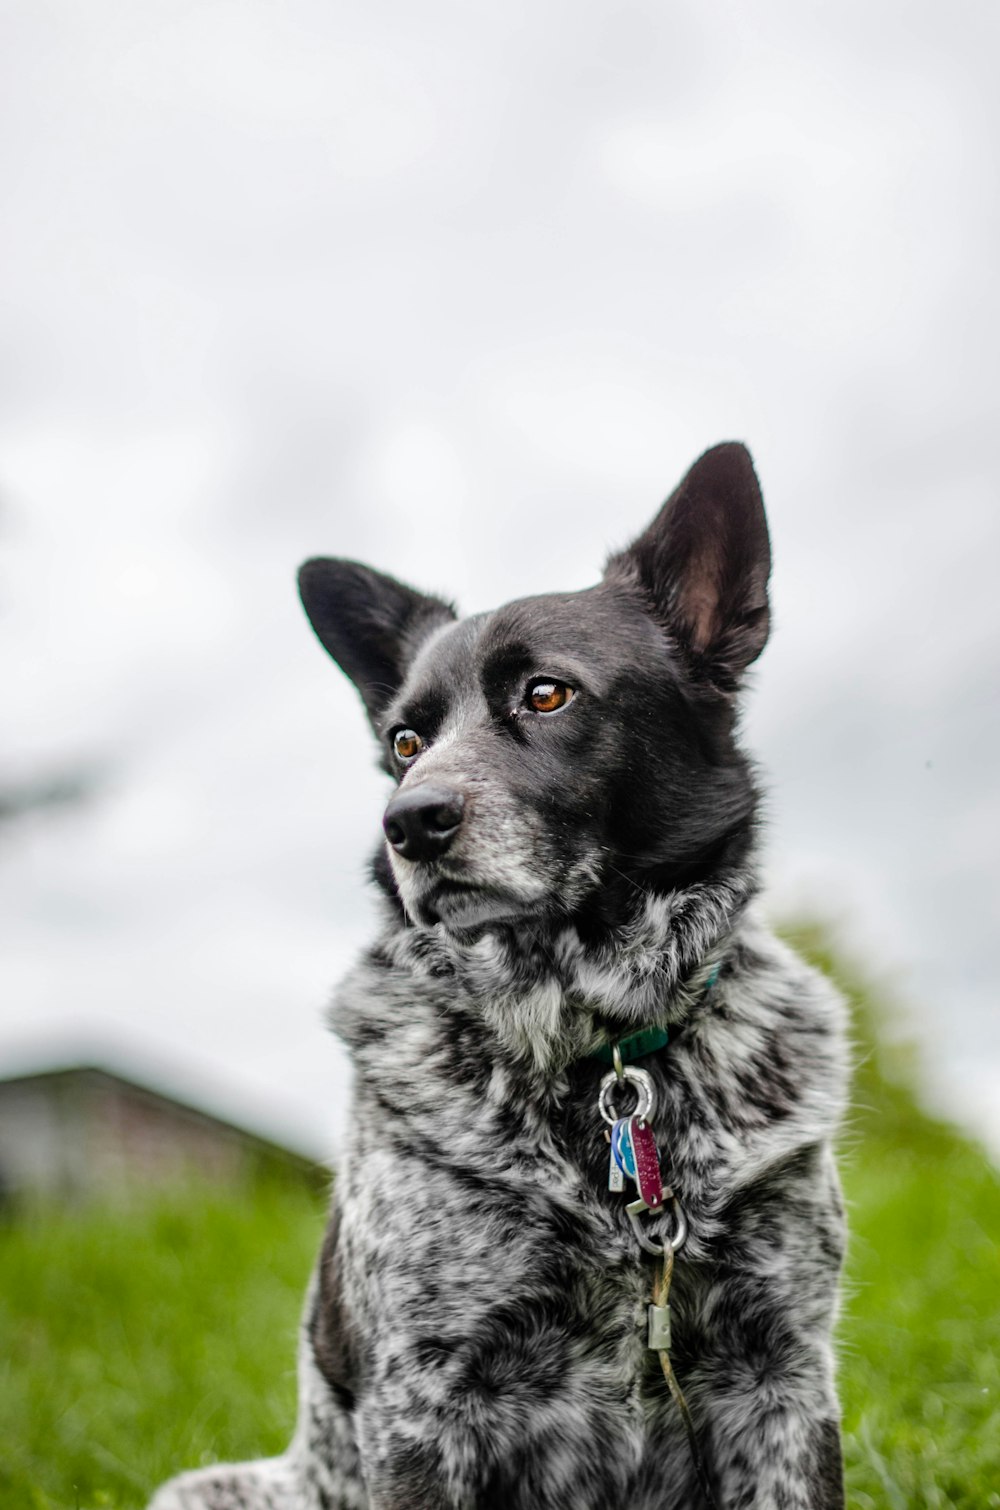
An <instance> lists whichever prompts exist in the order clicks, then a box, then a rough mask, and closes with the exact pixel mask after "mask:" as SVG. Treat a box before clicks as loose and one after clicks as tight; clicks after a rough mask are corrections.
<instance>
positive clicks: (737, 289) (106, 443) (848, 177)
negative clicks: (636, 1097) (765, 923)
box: [0, 0, 1000, 1154]
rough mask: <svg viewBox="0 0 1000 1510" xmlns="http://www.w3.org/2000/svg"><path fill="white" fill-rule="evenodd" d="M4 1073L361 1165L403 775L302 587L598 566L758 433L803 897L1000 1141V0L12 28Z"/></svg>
mask: <svg viewBox="0 0 1000 1510" xmlns="http://www.w3.org/2000/svg"><path fill="white" fill-rule="evenodd" d="M3 30H4V38H3V47H2V49H0V120H2V136H3V143H4V146H3V152H2V158H0V202H2V207H3V213H2V226H3V230H2V234H0V246H2V259H3V274H2V280H0V340H2V344H3V350H4V356H3V362H2V372H0V555H2V566H0V641H2V645H3V654H2V658H0V700H2V707H3V715H4V716H3V727H2V734H0V803H2V816H3V818H4V821H3V823H2V827H0V843H2V854H0V895H2V909H3V944H2V949H0V1075H12V1074H16V1073H18V1072H24V1071H26V1070H29V1069H34V1068H45V1067H48V1066H51V1065H55V1064H58V1063H62V1062H67V1063H68V1062H72V1061H75V1060H79V1059H82V1058H85V1059H88V1060H91V1061H94V1062H97V1061H100V1062H101V1063H105V1064H110V1065H111V1066H112V1067H114V1066H115V1065H117V1066H119V1067H124V1068H125V1069H126V1070H127V1071H128V1072H129V1073H130V1074H136V1075H138V1076H139V1077H140V1078H143V1079H144V1080H147V1081H151V1082H153V1083H155V1084H158V1085H164V1086H168V1087H170V1088H172V1089H174V1090H176V1091H177V1092H178V1093H179V1094H181V1095H183V1096H185V1097H187V1098H188V1099H192V1100H196V1101H198V1102H199V1103H200V1104H209V1105H211V1106H212V1107H213V1108H215V1109H216V1110H218V1111H219V1112H220V1113H221V1114H223V1115H225V1116H228V1117H231V1118H233V1119H235V1120H238V1121H242V1122H244V1123H247V1124H249V1125H251V1126H253V1127H255V1128H258V1129H260V1130H261V1131H262V1133H264V1134H265V1135H268V1136H275V1137H280V1138H281V1139H283V1140H285V1141H288V1142H291V1143H293V1144H294V1145H295V1146H298V1147H300V1148H302V1149H303V1150H305V1151H307V1152H311V1153H313V1154H329V1153H330V1152H331V1151H335V1148H336V1139H337V1132H338V1128H339V1126H340V1125H341V1123H342V1118H343V1114H344V1101H345V1094H346V1086H347V1072H346V1068H345V1066H344V1063H343V1061H342V1059H341V1057H340V1053H339V1050H338V1048H337V1046H336V1044H335V1043H334V1041H333V1040H332V1039H331V1038H330V1036H329V1035H328V1034H326V1033H325V1032H324V1030H323V1028H322V1027H321V1024H320V1013H321V1009H322V1005H323V1002H324V1000H325V997H326V995H327V993H328V989H329V986H330V984H331V983H332V982H333V981H334V980H335V979H336V978H337V976H338V974H339V973H340V972H341V971H342V969H343V968H344V966H345V965H346V964H347V963H348V961H349V960H350V958H351V956H352V954H353V953H354V951H355V950H356V948H357V947H358V945H359V944H360V943H361V942H362V941H363V940H364V939H365V937H366V936H367V933H368V930H369V926H370V916H369V909H370V903H369V901H368V899H367V898H366V896H365V893H364V889H363V887H362V884H361V877H362V875H363V872H364V868H365V864H366V860H367V855H368V853H369V851H370V849H371V847H372V844H373V842H374V840H375V838H376V836H377V833H378V818H379V813H380V810H381V804H382V802H383V800H384V792H383V789H382V778H380V777H378V776H377V775H376V774H375V772H374V769H373V758H372V751H371V749H370V746H369V736H368V734H367V730H366V727H365V724H364V720H363V717H362V714H361V710H360V705H359V704H358V703H357V699H356V696H355V694H354V692H353V690H352V689H351V688H350V687H349V686H348V685H347V684H346V682H344V681H343V679H342V678H341V677H340V675H339V673H338V672H337V671H336V669H335V668H334V666H333V665H332V663H331V662H329V661H328V660H327V659H326V658H325V657H324V655H323V653H322V652H321V650H320V649H319V647H318V646H317V644H316V643H315V642H314V640H313V638H312V635H311V632H310V631H309V629H308V627H307V625H306V623H305V620H304V618H303V616H302V614H301V610H300V609H299V607H298V604H297V600H296V597H295V593H294V585H293V574H294V569H295V567H296V566H297V564H298V562H299V561H300V560H301V559H302V558H303V557H304V556H306V555H309V554H314V553H318V552H327V553H337V554H346V555H353V556H357V557H360V558H362V559H365V560H370V561H372V562H373V563H375V564H377V565H379V566H381V567H383V568H386V569H388V570H390V571H392V572H394V573H396V574H397V575H401V576H404V577H407V578H410V579H412V580H413V581H415V582H416V583H418V584H419V585H421V586H423V587H426V588H430V589H437V590H440V591H443V592H444V593H445V594H446V595H448V596H455V597H457V598H458V600H459V602H460V604H461V606H462V607H463V608H465V609H478V608H487V607H491V606H493V605H495V604H496V603H497V602H499V601H501V600H503V599H505V598H508V597H511V596H515V595H520V594H523V593H529V592H534V591H541V590H544V589H549V588H557V587H559V588H573V587H579V586H585V585H587V584H588V583H590V582H591V581H593V580H595V578H596V576H597V574H598V570H599V567H600V564H601V562H602V559H603V557H604V555H605V554H606V552H607V551H608V549H609V548H611V547H613V546H618V545H621V544H622V543H623V542H624V541H626V540H627V539H628V538H629V537H630V536H631V535H632V534H634V533H636V532H637V531H638V530H639V529H640V528H642V527H643V525H644V524H645V523H646V521H647V519H648V518H649V517H650V516H651V514H652V512H653V511H654V509H655V508H656V506H657V505H658V503H659V502H660V500H661V499H662V498H663V497H664V496H665V494H666V493H667V492H668V491H669V490H670V488H671V487H672V486H673V484H674V482H675V481H676V480H677V478H678V477H679V475H680V474H681V473H682V472H683V470H684V469H685V468H686V467H687V465H688V464H689V463H690V462H691V461H692V460H693V459H694V457H695V456H696V455H697V454H698V453H699V452H700V451H701V450H702V449H703V448H704V447H705V446H707V445H710V444H712V443H713V442H715V441H717V440H720V439H724V438H730V437H736V438H742V439H745V440H746V441H747V442H748V443H749V444H750V446H751V449H752V450H753V452H754V455H755V458H756V461H757V465H758V469H759V472H760V476H761V479H762V483H763V486H764V492H765V497H766V500H767V504H768V509H769V514H770V519H771V526H772V535H773V540H774V546H775V573H774V604H775V634H774V638H773V641H772V643H771V645H770V647H769V649H768V650H767V653H766V655H765V657H764V659H763V660H762V662H761V663H760V666H759V670H758V671H757V674H756V678H755V682H756V686H755V690H754V692H753V695H752V697H751V700H750V706H749V711H748V716H747V732H748V736H749V739H750V742H751V743H752V745H753V746H754V748H755V749H756V751H757V752H758V754H759V755H760V757H761V759H762V762H763V763H764V765H765V767H766V768H767V770H768V773H769V778H770V799H769V813H770V828H769V850H768V853H769V870H770V877H771V883H772V905H773V910H774V911H775V912H776V914H777V915H778V916H786V917H787V916H789V915H803V914H808V915H812V916H820V917H822V918H824V919H827V920H829V921H831V922H832V923H833V924H834V925H835V926H836V927H837V928H838V929H839V930H840V932H841V934H842V935H843V936H844V937H845V938H846V939H847V941H848V944H849V947H851V948H852V949H853V950H854V951H855V953H856V954H858V955H859V956H861V957H862V958H863V959H864V960H865V961H866V965H867V968H869V970H871V969H873V968H874V970H875V971H876V973H877V974H879V975H881V978H882V979H883V981H884V983H885V984H886V986H887V988H888V989H889V991H890V994H892V995H894V996H895V997H896V998H897V999H899V1000H903V1001H905V1002H906V1003H907V1004H908V1007H909V1009H910V1012H911V1023H910V1024H909V1027H910V1029H911V1030H912V1031H914V1032H915V1033H916V1034H917V1036H918V1037H919V1039H920V1040H921V1041H922V1043H923V1044H924V1046H925V1050H926V1053H925V1085H926V1089H927V1094H928V1096H929V1097H930V1098H931V1099H932V1100H933V1101H934V1102H935V1103H936V1104H937V1105H938V1106H939V1107H944V1108H946V1109H948V1110H949V1111H950V1112H951V1113H952V1114H953V1115H956V1116H958V1117H960V1118H961V1119H963V1120H964V1122H965V1124H966V1125H967V1126H971V1127H972V1128H973V1130H976V1131H978V1132H980V1133H982V1134H984V1135H986V1136H987V1137H988V1138H990V1139H991V1140H992V1143H993V1146H994V1147H1000V1096H998V1094H997V1092H998V1088H1000V1014H997V1012H996V1010H995V1005H994V1003H995V995H996V989H997V984H998V970H997V964H996V952H995V941H994V935H995V934H996V931H997V923H998V912H1000V905H998V904H1000V879H998V877H997V873H996V868H995V865H994V863H993V857H994V853H995V849H996V839H997V830H998V818H1000V796H998V790H997V782H996V772H997V769H998V757H1000V748H998V746H1000V738H998V735H1000V692H998V674H997V673H998V669H1000V633H998V631H1000V603H998V593H997V587H996V582H995V572H996V559H997V550H998V545H1000V526H998V511H997V502H996V499H997V485H998V481H1000V449H998V447H997V446H996V444H995V440H994V431H995V427H996V400H997V393H998V378H1000V373H998V365H1000V364H998V355H997V353H998V349H1000V296H998V292H997V287H998V280H997V276H996V269H997V266H998V265H1000V198H998V189H997V171H996V169H997V142H998V140H1000V94H998V91H997V89H996V67H997V42H998V32H1000V18H998V16H997V13H996V12H995V11H994V10H993V9H992V8H991V7H988V6H985V5H983V4H979V3H973V0H955V3H953V4H951V5H949V6H948V7H943V6H940V5H931V4H921V3H914V0H908V3H906V4H903V3H901V0H900V3H895V0H874V3H872V0H865V3H864V4H861V3H857V0H847V3H841V4H839V5H837V6H836V7H833V6H827V7H822V8H821V7H811V6H810V7H804V6H801V5H797V4H795V3H794V0H757V3H755V4H754V5H752V6H747V5H745V4H739V3H735V0H733V3H721V4H717V5H713V6H710V7H704V6H697V5H695V4H693V3H687V4H676V5H668V4H653V3H636V4H616V5H611V4H599V3H596V0H583V3H581V0H575V3H573V4H569V3H565V0H547V3H543V4H538V3H534V4H526V3H521V0H505V3H504V4H502V5H501V4H495V3H481V4H479V3H476V4H466V5H459V4H456V3H445V0H425V3H423V4H420V5H418V6H413V5H404V4H402V3H400V0H366V3H364V4H360V3H355V0H351V3H340V4H336V3H335V4H330V3H323V4H320V3H313V0H282V3H281V4H278V3H276V0H270V3H269V0H241V3H240V4H238V5H237V4H234V3H221V4H212V3H199V4H191V3H189V0H148V3H146V4H144V5H142V6H139V7H136V6H130V5H126V4H124V3H123V0H89V3H88V4H87V5H85V6H80V5H78V4H73V3H70V0H47V3H45V4H44V5H42V4H37V3H30V4H29V3H27V0H21V3H14V4H8V5H6V6H5V7H4V8H3Z"/></svg>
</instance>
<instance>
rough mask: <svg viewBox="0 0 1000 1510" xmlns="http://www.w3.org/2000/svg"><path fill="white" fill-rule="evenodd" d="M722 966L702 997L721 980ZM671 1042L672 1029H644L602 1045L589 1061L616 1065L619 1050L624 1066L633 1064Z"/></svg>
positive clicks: (705, 986)
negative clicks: (616, 1053) (616, 1055)
mask: <svg viewBox="0 0 1000 1510" xmlns="http://www.w3.org/2000/svg"><path fill="white" fill-rule="evenodd" d="M721 969H722V966H721V965H716V967H715V969H714V970H713V971H712V973H711V975H710V976H709V977H708V980H707V981H706V982H705V985H704V987H703V989H702V993H701V994H702V996H707V995H708V993H709V991H711V989H712V987H713V986H714V985H715V983H716V981H717V980H718V978H719V971H720V970H721ZM669 1042H670V1029H669V1028H666V1027H662V1028H643V1030H642V1031H641V1032H639V1033H630V1034H629V1036H628V1037H627V1038H619V1039H618V1041H617V1043H615V1042H614V1041H612V1042H611V1043H605V1044H602V1045H601V1047H600V1048H599V1049H595V1050H594V1052H593V1053H592V1054H588V1055H587V1058H588V1059H599V1060H600V1062H601V1063H602V1064H612V1065H613V1064H614V1062H615V1057H614V1051H615V1049H617V1050H618V1053H619V1055H620V1056H621V1062H622V1064H631V1063H632V1061H633V1059H645V1057H646V1055H647V1054H655V1053H656V1052H657V1050H658V1049H665V1048H666V1046H667V1044H668V1043H669Z"/></svg>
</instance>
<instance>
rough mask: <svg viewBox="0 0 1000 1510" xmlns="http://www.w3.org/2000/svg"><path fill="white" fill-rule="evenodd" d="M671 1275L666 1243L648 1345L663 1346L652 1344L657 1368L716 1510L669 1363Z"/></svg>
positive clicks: (671, 1253)
mask: <svg viewBox="0 0 1000 1510" xmlns="http://www.w3.org/2000/svg"><path fill="white" fill-rule="evenodd" d="M673 1277H674V1250H673V1248H672V1247H671V1245H670V1244H669V1243H667V1244H666V1246H665V1247H664V1250H663V1257H662V1259H660V1260H659V1261H658V1262H657V1265H656V1269H655V1272H654V1278H653V1304H652V1305H651V1306H650V1318H649V1331H650V1346H651V1347H654V1341H655V1342H660V1341H661V1340H662V1344H663V1345H662V1346H655V1347H654V1351H655V1352H656V1354H657V1357H658V1358H659V1360H660V1367H661V1368H662V1370H663V1377H664V1379H666V1381H667V1388H668V1389H669V1390H670V1393H671V1395H672V1396H673V1400H674V1404H675V1405H676V1406H677V1409H678V1411H679V1412H680V1417H681V1420H682V1421H683V1423H684V1430H685V1432H686V1433H687V1439H688V1447H689V1448H690V1451H691V1461H692V1462H693V1464H694V1471H695V1473H696V1475H697V1478H698V1487H699V1489H700V1490H701V1495H702V1499H703V1500H704V1501H705V1504H706V1505H707V1506H708V1510H719V1505H718V1501H717V1500H716V1498H715V1495H714V1494H713V1493H712V1486H711V1484H710V1483H709V1481H708V1470H707V1469H706V1467H705V1461H704V1459H703V1458H702V1455H701V1449H700V1448H699V1446H698V1435H697V1432H696V1431H695V1429H694V1421H693V1420H692V1418H691V1411H690V1409H689V1408H688V1403H687V1401H686V1400H685V1398H684V1392H683V1390H682V1389H681V1387H680V1385H679V1384H678V1382H677V1375H676V1374H675V1373H674V1370H673V1366H672V1364H671V1362H670V1353H669V1348H670V1306H669V1301H668V1297H669V1295H670V1281H671V1280H672V1279H673Z"/></svg>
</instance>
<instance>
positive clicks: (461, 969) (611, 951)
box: [335, 867, 757, 1075]
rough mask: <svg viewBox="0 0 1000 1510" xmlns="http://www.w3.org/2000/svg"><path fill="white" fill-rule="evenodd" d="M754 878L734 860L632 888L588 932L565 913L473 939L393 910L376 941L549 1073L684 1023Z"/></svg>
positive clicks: (417, 983) (504, 1046) (340, 1020)
mask: <svg viewBox="0 0 1000 1510" xmlns="http://www.w3.org/2000/svg"><path fill="white" fill-rule="evenodd" d="M756 890H757V880H756V875H755V873H754V872H753V871H752V870H751V869H750V868H748V867H734V868H733V869H731V870H727V871H725V872H723V873H721V874H717V875H716V876H715V877H713V879H712V880H711V881H703V882H699V883H698V884H696V885H692V886H687V887H684V888H681V889H678V890H675V891H670V892H666V893H662V892H654V891H646V892H644V891H640V890H636V892H635V895H634V899H633V900H632V902H631V903H630V905H629V907H628V909H627V912H626V914H625V915H624V916H623V917H622V918H621V919H620V920H619V922H618V923H617V925H616V926H615V927H613V928H609V929H606V930H604V931H603V932H598V933H596V934H594V935H590V934H589V933H588V934H587V935H586V936H585V935H584V934H583V931H582V930H581V929H580V928H578V927H577V926H576V925H575V924H574V923H573V922H572V921H569V922H565V923H562V924H559V925H552V924H538V925H532V926H527V927H526V926H524V925H521V926H519V927H518V928H517V929H512V928H508V929H497V930H491V931H490V932H488V933H486V934H484V935H483V936H482V937H481V938H480V939H478V940H477V941H476V942H475V943H461V942H459V941H458V940H456V939H455V938H453V937H451V936H449V935H448V934H447V933H446V932H445V930H444V929H443V928H442V927H441V926H440V925H438V926H436V927H434V928H431V929H425V928H416V927H413V926H410V925H407V924H405V923H402V922H401V921H400V919H399V916H398V913H395V912H393V914H392V919H391V922H390V923H389V927H388V928H387V930H386V932H385V933H384V934H383V937H382V939H381V940H380V943H379V945H378V946H377V948H378V951H379V953H380V954H381V955H382V957H385V955H386V954H390V955H391V957H392V961H393V965H394V966H395V967H396V968H397V969H399V968H402V969H403V970H404V971H406V972H407V973H408V974H410V976H411V981H412V985H413V989H414V990H415V991H417V992H419V993H421V994H422V993H423V992H424V991H426V990H427V989H428V988H429V987H430V983H431V982H433V983H434V992H435V996H436V997H437V998H438V999H440V989H441V986H442V984H444V983H445V982H447V987H446V989H447V991H448V993H449V994H451V995H452V997H453V999H454V1003H455V1007H456V1010H458V1011H460V1012H461V1013H462V1014H463V1015H465V1016H471V1017H474V1018H476V1019H478V1020H479V1021H480V1022H481V1023H482V1024H483V1026H484V1027H485V1028H486V1029H487V1030H488V1035H489V1037H490V1038H492V1039H493V1040H494V1041H495V1043H496V1044H497V1046H498V1048H499V1050H500V1052H501V1053H503V1054H504V1055H508V1056H510V1057H513V1058H516V1059H517V1060H519V1061H520V1062H521V1063H522V1064H523V1065H525V1067H528V1066H530V1067H531V1068H533V1069H535V1070H536V1071H540V1072H543V1073H544V1074H546V1075H550V1074H553V1073H556V1072H558V1071H560V1070H562V1069H565V1068H566V1066H567V1065H569V1064H571V1063H572V1062H573V1061H575V1060H577V1059H581V1058H583V1057H585V1056H586V1055H588V1054H590V1053H593V1052H594V1050H595V1049H597V1048H599V1047H601V1046H602V1045H603V1044H605V1043H607V1042H608V1041H609V1040H612V1039H617V1038H619V1037H624V1036H626V1035H628V1034H630V1033H635V1032H637V1031H639V1030H641V1029H644V1028H650V1027H653V1026H655V1025H660V1026H667V1027H670V1028H676V1027H678V1026H679V1025H680V1024H682V1023H683V1022H684V1021H685V1020H686V1019H687V1017H688V1016H689V1015H690V1013H691V1012H692V1011H693V1010H694V1008H695V1007H696V1006H697V1004H698V1003H699V1002H700V1001H701V999H702V996H703V994H704V991H705V988H706V985H707V983H708V981H709V980H710V978H711V977H712V975H713V972H715V971H716V970H717V968H718V966H719V964H720V963H721V962H722V960H723V959H724V957H725V954H726V951H727V946H728V944H729V941H730V939H731V938H732V935H733V930H734V928H735V927H736V925H737V923H738V922H739V919H740V917H741V916H742V914H743V912H744V910H745V909H746V906H747V904H748V903H749V901H750V900H751V898H752V897H753V895H754V893H755V892H756ZM356 1001H357V999H356V998H355V1002H356ZM344 1005H346V1003H345V1004H344ZM356 1011H357V1005H355V1007H354V1010H353V1011H352V1012H351V1013H350V1015H351V1016H353V1015H355V1013H356ZM335 1016H336V1019H337V1027H338V1031H340V1032H341V1033H343V1034H344V1036H345V1037H347V1038H348V1039H350V1037H351V1034H350V1032H349V1031H348V1032H346V1033H345V1032H344V1030H345V1028H346V1027H347V1026H348V1025H347V1023H345V1021H344V1015H343V1013H342V1012H341V1011H337V1013H336V1014H335Z"/></svg>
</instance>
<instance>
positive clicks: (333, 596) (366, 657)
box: [299, 556, 455, 729]
mask: <svg viewBox="0 0 1000 1510" xmlns="http://www.w3.org/2000/svg"><path fill="white" fill-rule="evenodd" d="M299 594H300V596H301V598H302V606H303V608H304V609H305V611H306V613H307V614H308V615H309V622H310V624H311V625H312V627H313V629H314V630H315V631H316V636H317V638H318V639H319V641H320V644H321V645H322V646H323V648H324V649H325V650H327V651H328V652H329V654H330V655H332V656H333V658H334V660H335V661H336V662H337V665H338V666H339V667H340V669H341V670H342V671H344V672H345V673H346V674H347V675H348V676H349V677H350V678H351V681H352V682H353V683H354V685H355V686H356V687H357V689H358V691H359V692H360V693H361V696H362V698H363V700H364V704H365V708H366V709H367V711H368V717H369V719H370V720H371V722H372V725H373V726H375V727H376V729H377V725H378V720H379V716H380V715H381V713H382V711H383V709H384V708H385V707H386V705H387V704H388V703H389V702H390V701H391V699H392V697H393V696H394V694H395V692H396V690H397V688H398V687H399V685H400V683H401V682H402V680H403V677H404V676H405V674H406V668H407V665H408V664H409V662H410V660H411V658H412V656H413V654H414V652H415V651H416V649H417V647H418V646H419V645H420V643H421V641H422V640H423V639H425V638H426V636H427V635H428V634H429V633H430V632H431V630H432V629H434V628H435V627H436V626H438V625H440V624H448V623H451V622H452V620H453V619H454V618H455V610H454V608H453V607H452V606H451V604H450V603H444V602H442V601H441V599H440V598H434V597H430V596H429V595H428V594H427V593H422V592H417V591H416V589H415V588H412V587H407V586H406V584H405V582H397V580H396V578H395V577H389V576H387V575H386V574H385V573H384V572H378V571H374V570H373V569H372V567H370V566H362V564H361V562H360V561H343V560H339V559H333V558H330V557H327V556H314V557H313V559H312V560H310V561H306V562H305V564H304V565H303V566H302V567H300V569H299Z"/></svg>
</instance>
